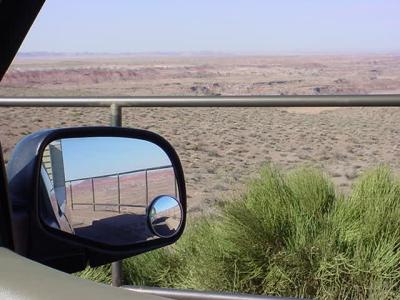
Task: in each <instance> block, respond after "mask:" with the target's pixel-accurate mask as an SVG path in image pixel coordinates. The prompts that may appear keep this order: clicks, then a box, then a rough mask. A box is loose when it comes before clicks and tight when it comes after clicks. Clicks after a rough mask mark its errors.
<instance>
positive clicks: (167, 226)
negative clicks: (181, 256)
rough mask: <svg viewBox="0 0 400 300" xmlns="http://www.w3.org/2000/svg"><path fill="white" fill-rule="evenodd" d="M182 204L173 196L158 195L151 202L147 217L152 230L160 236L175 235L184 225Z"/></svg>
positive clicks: (168, 236)
mask: <svg viewBox="0 0 400 300" xmlns="http://www.w3.org/2000/svg"><path fill="white" fill-rule="evenodd" d="M182 216H183V211H182V206H181V204H180V202H179V201H178V200H177V199H175V198H174V197H172V196H166V195H163V196H158V197H157V198H155V199H154V200H153V202H152V203H151V204H150V206H149V209H148V211H147V218H148V222H149V226H150V229H151V231H153V233H154V234H155V235H157V236H159V237H162V238H170V237H172V236H174V235H175V234H176V233H177V232H178V231H179V228H180V227H181V225H182Z"/></svg>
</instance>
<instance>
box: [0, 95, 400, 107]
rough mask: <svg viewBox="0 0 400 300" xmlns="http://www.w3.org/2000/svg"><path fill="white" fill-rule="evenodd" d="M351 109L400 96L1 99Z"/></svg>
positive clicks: (5, 102) (397, 101)
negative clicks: (351, 107) (349, 107)
mask: <svg viewBox="0 0 400 300" xmlns="http://www.w3.org/2000/svg"><path fill="white" fill-rule="evenodd" d="M112 104H114V105H117V106H119V107H335V106H339V107H348V106H354V107H355V106H400V95H399V94H395V95H387V94H383V95H334V96H325V95H323V96H315V95H305V96H279V95H274V96H217V97H193V96H189V97H183V96H182V97H129V98H128V97H114V98H111V97H107V98H98V97H97V98H90V97H87V98H0V107H7V106H14V107H15V106H19V107H34V106H39V107H71V106H73V107H110V106H111V105H112Z"/></svg>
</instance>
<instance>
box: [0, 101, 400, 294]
mask: <svg viewBox="0 0 400 300" xmlns="http://www.w3.org/2000/svg"><path fill="white" fill-rule="evenodd" d="M116 98H118V99H116ZM383 106H388V107H389V106H390V107H400V94H395V95H387V94H382V95H335V96H314V95H305V96H232V97H227V96H218V97H185V96H183V97H129V98H128V97H114V98H111V97H108V98H107V97H103V98H99V97H97V98H93V97H86V98H85V99H82V98H72V97H70V98H38V97H36V98H34V97H31V98H0V107H109V108H110V109H111V122H110V123H111V126H121V125H122V107H383ZM112 283H113V285H114V286H121V285H122V263H121V261H118V262H115V263H113V264H112ZM128 289H131V290H136V291H140V292H148V293H150V294H156V295H160V296H164V297H167V298H172V299H187V300H189V299H192V300H197V299H198V300H203V299H215V300H217V299H218V300H219V299H221V300H222V299H223V300H236V299H241V300H244V299H249V300H253V299H254V300H255V299H265V300H267V299H275V298H273V297H262V298H260V297H257V296H249V295H230V294H217V293H201V292H190V291H179V290H174V289H155V288H148V289H147V288H146V289H144V288H139V289H138V288H133V287H130V288H129V287H128Z"/></svg>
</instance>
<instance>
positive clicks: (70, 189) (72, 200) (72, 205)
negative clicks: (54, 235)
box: [69, 181, 74, 210]
mask: <svg viewBox="0 0 400 300" xmlns="http://www.w3.org/2000/svg"><path fill="white" fill-rule="evenodd" d="M69 191H70V194H71V210H72V209H74V199H73V197H72V182H71V181H70V182H69Z"/></svg>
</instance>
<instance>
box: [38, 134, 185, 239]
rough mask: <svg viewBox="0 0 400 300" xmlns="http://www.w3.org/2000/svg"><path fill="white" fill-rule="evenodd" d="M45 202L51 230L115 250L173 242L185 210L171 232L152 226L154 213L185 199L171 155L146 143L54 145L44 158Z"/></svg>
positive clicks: (97, 140) (102, 140)
mask: <svg viewBox="0 0 400 300" xmlns="http://www.w3.org/2000/svg"><path fill="white" fill-rule="evenodd" d="M39 199H40V216H41V218H42V220H43V221H44V223H45V224H47V225H48V226H51V227H53V228H56V229H58V230H62V231H64V232H67V233H69V234H74V235H77V236H80V237H84V238H87V239H90V240H93V241H96V242H101V243H104V244H110V245H129V244H134V243H137V242H143V241H146V240H150V239H155V238H160V237H171V236H173V235H174V234H175V233H176V232H177V229H178V228H179V226H180V221H179V224H175V223H176V221H175V220H181V219H182V210H181V209H180V210H179V212H178V211H177V212H176V215H175V216H174V217H171V218H170V219H168V222H167V223H168V224H167V225H168V226H171V229H170V231H168V232H167V233H165V232H161V231H160V230H156V229H154V228H159V227H157V226H156V225H155V226H153V227H150V226H151V224H153V223H150V222H149V221H148V220H149V214H150V212H151V211H153V212H154V210H155V211H157V214H159V213H161V210H160V208H161V206H160V205H166V204H168V203H167V202H169V203H170V204H168V205H172V204H171V203H172V202H171V199H173V201H174V203H175V206H176V205H177V207H180V203H179V194H178V188H177V183H176V178H175V173H174V169H173V166H172V164H171V161H170V159H169V157H168V155H167V154H166V153H165V152H164V150H162V149H161V148H160V147H159V146H157V145H155V144H153V143H151V142H148V141H145V140H140V139H131V138H119V137H89V138H69V139H61V140H56V141H53V142H52V143H50V144H49V145H48V146H47V147H46V148H45V151H44V153H43V157H42V166H41V184H40V189H39ZM153 199H159V200H158V201H152V200H153ZM162 199H164V200H162ZM163 203H164V204H163ZM150 207H152V208H153V209H151V208H150ZM157 216H158V215H157ZM174 222H175V223H174ZM164 223H165V222H164Z"/></svg>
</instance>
